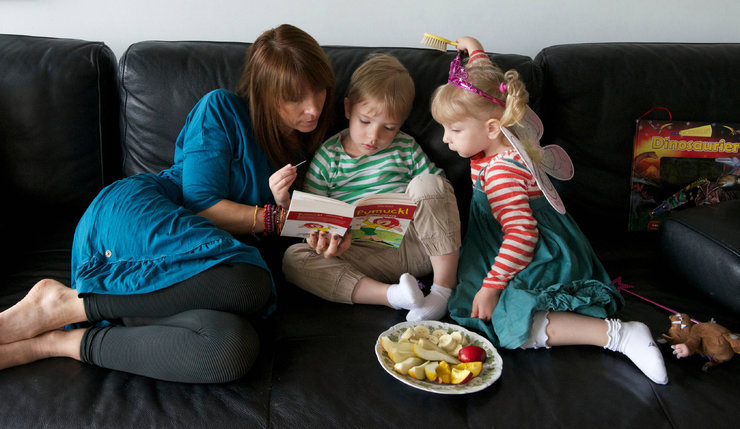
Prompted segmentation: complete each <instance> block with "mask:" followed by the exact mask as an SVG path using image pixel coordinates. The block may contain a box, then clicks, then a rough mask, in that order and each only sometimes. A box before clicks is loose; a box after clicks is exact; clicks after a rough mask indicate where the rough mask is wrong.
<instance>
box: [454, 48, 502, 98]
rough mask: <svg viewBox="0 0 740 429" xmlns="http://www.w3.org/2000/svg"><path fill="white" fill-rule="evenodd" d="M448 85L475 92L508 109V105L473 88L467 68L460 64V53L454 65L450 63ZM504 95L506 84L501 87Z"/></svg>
mask: <svg viewBox="0 0 740 429" xmlns="http://www.w3.org/2000/svg"><path fill="white" fill-rule="evenodd" d="M447 83H449V84H450V85H455V86H456V87H458V88H462V89H465V90H468V91H470V92H473V93H475V94H478V95H480V96H481V97H484V98H487V99H489V100H491V101H493V102H494V103H496V104H498V105H499V106H501V107H506V103H504V102H503V101H501V100H499V99H498V98H494V97H492V96H490V95H488V94H486V93H485V92H483V91H481V90H480V89H478V88H476V87H474V86H473V84H472V83H470V81H468V72H466V71H465V68H464V67H463V66H462V64H461V63H460V53H459V52H458V53H457V56H456V57H455V59H454V60H452V63H450V75H449V77H448V78H447ZM499 89H500V90H501V92H502V93H506V90H507V88H506V84H505V83H501V86H500V88H499Z"/></svg>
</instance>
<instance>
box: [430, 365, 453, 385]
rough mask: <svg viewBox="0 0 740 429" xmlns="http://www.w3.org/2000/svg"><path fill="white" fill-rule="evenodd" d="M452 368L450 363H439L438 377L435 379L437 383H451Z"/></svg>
mask: <svg viewBox="0 0 740 429" xmlns="http://www.w3.org/2000/svg"><path fill="white" fill-rule="evenodd" d="M451 376H452V373H451V369H450V364H448V363H447V362H445V361H442V362H440V363H439V365H437V377H436V378H435V379H434V381H436V382H437V383H442V384H450V381H452V380H451Z"/></svg>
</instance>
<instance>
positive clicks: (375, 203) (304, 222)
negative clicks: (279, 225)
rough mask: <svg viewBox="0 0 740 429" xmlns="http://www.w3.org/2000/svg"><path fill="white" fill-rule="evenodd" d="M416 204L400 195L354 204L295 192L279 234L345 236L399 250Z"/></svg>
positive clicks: (379, 196)
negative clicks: (350, 234)
mask: <svg viewBox="0 0 740 429" xmlns="http://www.w3.org/2000/svg"><path fill="white" fill-rule="evenodd" d="M415 211H416V204H415V203H414V202H413V201H411V198H409V196H408V195H406V194H403V193H384V194H375V195H368V196H367V197H364V198H361V199H360V200H358V201H357V202H355V204H347V203H345V202H342V201H339V200H335V199H334V198H329V197H323V196H320V195H314V194H309V193H306V192H301V191H294V192H293V198H292V199H291V202H290V208H289V209H288V216H287V218H286V220H285V225H283V231H282V232H281V233H280V235H283V236H288V237H303V238H305V237H308V235H309V234H310V233H311V231H326V232H329V233H332V234H340V235H344V234H345V233H346V232H347V229H348V228H350V230H351V233H352V240H354V241H374V242H377V243H380V244H384V245H386V246H391V247H395V248H398V247H399V246H400V245H401V240H402V239H403V236H404V234H406V231H407V230H408V227H409V224H410V223H411V219H413V217H414V212H415Z"/></svg>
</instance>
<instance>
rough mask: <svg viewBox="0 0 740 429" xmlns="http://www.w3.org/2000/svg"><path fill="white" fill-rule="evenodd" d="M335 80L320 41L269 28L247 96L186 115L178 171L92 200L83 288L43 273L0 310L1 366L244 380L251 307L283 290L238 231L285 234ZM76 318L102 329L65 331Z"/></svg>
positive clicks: (133, 180) (218, 99) (134, 179)
mask: <svg viewBox="0 0 740 429" xmlns="http://www.w3.org/2000/svg"><path fill="white" fill-rule="evenodd" d="M333 89H334V74H333V72H332V69H331V66H330V64H329V61H328V59H327V57H326V55H325V53H324V52H323V50H322V49H321V47H320V46H319V45H318V43H317V42H316V41H315V40H314V39H313V38H312V37H311V36H309V35H308V34H306V33H305V32H303V31H302V30H300V29H298V28H296V27H293V26H290V25H282V26H280V27H277V28H275V29H272V30H268V31H266V32H265V33H263V34H262V35H261V36H260V37H259V38H258V39H257V40H256V41H255V42H254V43H253V44H252V46H251V47H250V48H249V51H248V53H247V57H246V62H245V68H244V71H243V74H242V76H241V80H240V82H239V86H238V89H237V92H236V93H234V92H230V91H226V90H216V91H213V92H211V93H209V94H207V95H205V96H204V97H203V98H202V99H201V100H200V101H199V102H198V103H197V104H196V106H195V107H194V108H193V110H192V111H191V112H190V114H189V115H188V118H187V121H186V124H185V126H184V128H183V130H182V131H181V132H180V135H179V136H178V138H177V141H176V148H175V162H174V165H173V166H172V167H171V168H169V169H167V170H165V171H162V172H161V173H160V174H159V175H151V174H141V175H136V176H131V177H128V178H126V179H123V180H120V181H118V182H116V183H114V184H112V185H110V186H109V187H107V188H105V189H103V190H102V191H101V193H100V194H99V195H98V196H97V197H96V199H95V200H94V201H93V202H92V203H91V205H90V207H89V208H88V210H87V211H86V212H85V214H84V215H83V217H82V219H81V220H80V223H79V224H78V226H77V230H76V232H75V240H74V244H73V249H72V288H74V289H77V290H76V291H75V290H74V289H72V288H68V287H66V286H65V285H63V284H61V283H59V282H57V281H55V280H49V279H46V280H42V281H40V282H39V283H37V284H36V285H35V286H34V287H33V288H32V289H31V291H30V292H29V293H28V295H27V296H26V297H25V298H23V299H22V300H21V301H20V302H19V303H17V304H16V305H15V306H13V307H11V308H10V309H8V310H6V311H4V312H2V313H0V369H1V368H7V367H11V366H16V365H22V364H25V363H29V362H33V361H36V360H39V359H43V358H47V357H55V356H59V357H71V358H74V359H77V360H80V361H82V362H85V363H90V364H94V365H98V366H101V367H105V368H110V369H116V370H121V371H126V372H131V373H135V374H140V375H145V376H149V377H153V378H158V379H163V380H169V381H181V382H193V383H203V382H223V381H229V380H233V379H236V378H239V377H241V376H242V375H244V374H245V373H246V372H247V371H248V369H249V368H250V366H251V365H252V363H253V362H254V360H255V358H256V356H257V352H258V349H259V342H258V337H257V334H256V332H255V331H254V328H252V326H251V324H250V323H249V321H248V319H247V316H250V315H254V314H256V313H260V312H266V311H270V310H271V309H270V308H269V306H267V305H266V304H267V302H268V300H269V298H270V296H271V291H272V290H274V285H273V283H272V277H271V274H270V272H269V269H268V268H267V265H266V264H265V262H264V260H263V259H262V258H261V257H260V254H259V252H258V251H257V250H256V249H255V248H253V247H251V246H247V245H245V244H243V243H241V242H239V241H237V240H236V239H234V238H233V237H232V235H231V234H241V233H262V232H265V233H275V232H277V231H278V230H279V228H280V220H281V219H280V217H279V216H275V213H280V206H281V205H282V206H286V207H287V204H288V203H289V202H290V194H289V190H290V186H291V185H292V184H293V183H294V181H296V179H297V172H296V168H295V167H293V165H292V164H293V163H294V162H295V159H297V157H309V156H311V155H312V154H313V151H314V150H315V148H316V147H317V146H318V145H319V144H320V142H321V141H322V139H323V136H324V133H325V131H326V129H327V127H328V125H329V120H330V116H331V114H330V113H331V112H330V106H326V104H327V102H330V101H331V100H333ZM325 107H326V108H325ZM280 166H282V167H281V168H279V167H280ZM278 168H279V169H278ZM103 321H117V322H118V321H120V324H118V323H117V324H116V325H110V324H105V323H97V322H103ZM79 322H92V323H93V324H94V326H93V327H91V328H87V329H82V328H78V329H66V330H58V329H59V328H61V327H63V326H66V325H72V324H76V323H79ZM101 325H105V326H101Z"/></svg>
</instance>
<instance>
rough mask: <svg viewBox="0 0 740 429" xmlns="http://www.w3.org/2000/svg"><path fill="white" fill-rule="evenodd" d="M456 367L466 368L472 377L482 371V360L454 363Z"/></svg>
mask: <svg viewBox="0 0 740 429" xmlns="http://www.w3.org/2000/svg"><path fill="white" fill-rule="evenodd" d="M455 368H457V369H461V370H462V369H467V370H468V371H470V372H471V373H472V374H473V377H477V376H478V375H479V374H480V372H481V371H483V362H463V363H461V364H458V365H455Z"/></svg>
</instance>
